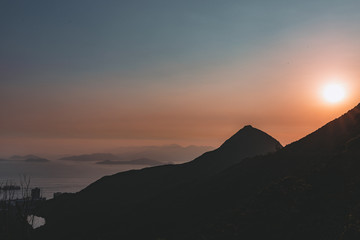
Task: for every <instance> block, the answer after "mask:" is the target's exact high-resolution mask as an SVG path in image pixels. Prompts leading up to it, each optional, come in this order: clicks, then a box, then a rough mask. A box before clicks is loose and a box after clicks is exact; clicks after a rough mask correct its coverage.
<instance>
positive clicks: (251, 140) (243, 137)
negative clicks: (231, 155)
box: [220, 125, 282, 152]
mask: <svg viewBox="0 0 360 240" xmlns="http://www.w3.org/2000/svg"><path fill="white" fill-rule="evenodd" d="M265 146H266V148H268V150H269V152H273V151H275V150H278V149H281V148H282V145H281V144H280V143H279V142H278V141H277V140H276V139H275V138H273V137H271V136H270V135H269V134H267V133H265V132H263V131H261V130H259V129H257V128H254V127H253V126H251V125H246V126H244V127H243V128H241V129H240V130H239V131H238V132H237V133H235V134H234V135H233V136H232V137H230V138H229V139H228V140H226V141H225V142H224V143H223V144H222V145H221V146H220V149H234V150H235V149H247V148H248V149H249V148H250V149H252V148H258V147H259V148H263V147H265Z"/></svg>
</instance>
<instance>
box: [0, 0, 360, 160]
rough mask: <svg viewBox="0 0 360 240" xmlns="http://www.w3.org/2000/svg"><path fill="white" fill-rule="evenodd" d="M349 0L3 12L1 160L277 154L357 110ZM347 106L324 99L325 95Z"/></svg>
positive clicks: (356, 51)
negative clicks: (279, 147)
mask: <svg viewBox="0 0 360 240" xmlns="http://www.w3.org/2000/svg"><path fill="white" fill-rule="evenodd" d="M359 10H360V2H359V1H358V0H311V1H310V0H305V1H294V0H286V1H285V0H272V1H268V0H251V1H250V0H242V1H239V0H236V1H235V0H221V1H220V0H217V1H216V0H208V1H201V0H191V1H187V0H183V1H172V0H161V1H160V0H153V1H147V0H131V1H130V0H129V1H127V0H122V1H111V0H101V1H100V0H96V1H95V0H87V1H85V0H78V1H68V0H63V1H46V0H34V1H26V0H23V1H20V0H2V1H0V32H1V37H0V156H2V155H7V154H25V153H36V152H53V153H61V154H64V153H69V152H91V151H100V150H101V149H107V148H112V147H115V146H127V145H128V146H130V145H131V146H132V145H162V144H172V143H178V144H182V145H190V144H195V145H211V146H214V147H217V146H219V145H220V144H221V143H222V142H223V141H224V140H226V139H227V138H228V137H230V136H231V135H232V134H234V133H235V132H236V131H238V130H239V129H240V128H242V127H243V126H244V125H248V124H251V125H253V126H254V127H256V128H259V129H261V130H263V131H265V132H267V133H269V134H270V135H272V136H273V137H275V138H276V139H278V140H279V141H280V142H281V143H282V144H283V145H286V144H289V143H291V142H293V141H295V140H298V139H300V138H301V137H304V136H305V135H307V134H309V133H310V132H312V131H314V130H316V129H318V128H319V127H321V126H322V125H323V124H325V123H327V122H329V121H331V120H333V119H334V118H336V117H338V116H340V115H341V114H343V113H345V112H346V111H348V110H350V109H351V108H353V107H354V106H356V105H357V104H358V103H359V102H360V94H359V92H358V89H360V44H359V41H358V39H360V25H359V24H358V23H359V22H360V14H358V12H359ZM334 81H336V82H340V83H341V84H342V85H344V87H345V89H346V90H347V94H346V98H345V99H344V101H342V102H340V103H337V104H330V103H327V102H325V101H324V99H322V97H321V93H320V92H321V89H322V88H323V87H324V86H325V85H326V84H327V83H329V82H334Z"/></svg>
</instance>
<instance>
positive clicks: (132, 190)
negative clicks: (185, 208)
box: [43, 126, 282, 237]
mask: <svg viewBox="0 0 360 240" xmlns="http://www.w3.org/2000/svg"><path fill="white" fill-rule="evenodd" d="M281 147H282V146H281V144H280V143H279V142H278V141H277V140H275V139H274V138H272V137H271V136H269V135H268V134H266V133H264V132H262V131H260V130H258V129H256V128H253V127H251V126H245V127H244V128H243V129H241V130H240V131H238V132H237V133H236V134H235V135H234V136H232V137H231V138H230V139H228V140H227V141H226V142H225V143H224V144H223V145H222V146H220V147H219V148H218V149H216V150H214V151H211V152H207V153H205V154H203V155H202V156H200V157H198V158H196V159H195V160H193V161H191V162H188V163H184V164H180V165H165V166H159V167H153V168H146V169H142V170H132V171H127V172H123V173H118V174H115V175H113V176H107V177H103V178H102V179H100V180H99V181H97V182H95V183H93V184H91V185H90V186H89V187H87V188H86V189H84V190H83V191H81V192H79V193H77V194H75V195H64V196H62V198H58V199H56V200H51V201H49V203H48V206H47V207H46V208H45V209H46V210H43V212H46V213H45V215H47V216H48V218H50V219H52V218H53V216H55V217H54V218H55V219H54V221H57V219H63V218H68V217H67V216H64V215H63V213H65V212H66V213H69V211H68V210H65V209H63V207H65V206H67V204H70V205H72V206H73V207H74V209H77V210H80V209H81V212H82V214H81V216H82V217H85V215H87V214H86V211H87V209H88V208H92V209H93V210H94V211H95V212H98V213H99V214H100V215H102V216H104V215H107V214H108V213H109V214H112V213H113V212H114V209H112V210H110V209H108V210H110V212H108V210H105V209H104V208H103V207H108V206H111V205H113V204H116V206H117V207H119V209H122V207H125V206H129V205H136V203H137V202H144V201H145V202H146V200H148V201H150V199H152V198H154V197H156V196H159V195H162V194H163V193H164V192H167V191H174V189H178V188H179V189H183V188H186V187H187V186H188V185H189V184H193V185H199V184H201V183H202V182H204V181H206V180H207V179H209V178H210V177H211V176H213V175H216V174H217V173H218V172H220V171H221V170H223V169H225V168H227V167H229V166H231V165H233V164H236V163H238V162H241V160H243V159H245V158H247V157H254V156H257V155H263V154H268V153H270V152H275V151H277V150H278V149H280V148H281ZM63 204H65V205H63ZM67 207H68V206H67ZM67 207H66V208H67ZM117 207H116V208H117ZM99 208H100V209H99ZM95 209H96V210H95ZM128 209H129V208H128ZM128 209H127V210H128ZM63 210H65V211H63ZM119 211H122V210H119ZM61 215H63V216H61ZM78 216H79V215H78ZM97 218H102V217H100V216H99V217H97ZM71 219H74V218H72V217H71ZM88 219H90V218H88ZM82 221H83V220H80V222H82ZM85 221H86V220H85ZM68 222H70V221H68ZM56 225H57V224H56ZM86 225H87V224H84V226H86ZM52 227H55V225H52V226H51V225H50V224H48V225H47V227H46V228H48V229H52ZM78 230H79V229H73V228H72V231H75V232H76V231H78ZM48 231H50V230H48ZM72 231H70V232H72ZM79 231H81V230H79ZM67 237H68V236H67Z"/></svg>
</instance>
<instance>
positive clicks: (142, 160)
mask: <svg viewBox="0 0 360 240" xmlns="http://www.w3.org/2000/svg"><path fill="white" fill-rule="evenodd" d="M96 164H102V165H147V166H159V165H163V164H164V163H163V162H160V161H156V160H152V159H149V158H138V159H134V160H130V161H112V160H105V161H101V162H97V163H96Z"/></svg>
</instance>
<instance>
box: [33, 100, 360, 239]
mask: <svg viewBox="0 0 360 240" xmlns="http://www.w3.org/2000/svg"><path fill="white" fill-rule="evenodd" d="M220 149H222V150H221V151H224V152H225V153H223V154H224V155H223V156H225V157H226V158H229V159H231V156H232V155H233V154H232V153H231V151H232V150H231V149H232V148H230V150H228V149H226V148H225V147H224V148H220ZM225 149H226V150H225ZM219 151H220V150H219ZM210 155H211V156H212V157H213V158H212V157H209V163H211V162H212V161H214V162H217V161H216V159H218V161H219V162H222V160H224V159H222V158H221V155H217V153H211V154H210ZM203 157H204V158H205V157H206V158H207V157H208V156H206V155H204V156H203ZM203 161H205V160H202V159H201V158H200V159H197V160H195V161H193V162H192V163H189V164H188V165H185V166H188V167H189V166H191V165H193V167H189V169H196V168H197V169H207V168H206V166H207V165H206V164H204V165H203V163H202V162H203ZM198 164H199V165H198ZM210 166H211V164H210ZM182 167H184V166H182ZM161 169H164V170H161ZM179 169H180V168H178V167H175V166H168V167H162V168H153V169H145V170H143V171H139V172H127V173H122V174H118V175H115V176H112V177H108V178H104V179H102V180H101V181H99V182H97V183H95V184H93V185H92V186H90V187H89V188H88V189H85V190H84V191H83V192H82V193H80V194H78V195H76V196H75V197H74V198H72V199H70V200H69V201H59V202H55V203H54V205H52V207H53V209H57V212H54V213H53V215H52V214H49V215H48V216H47V217H48V219H49V226H48V228H44V229H42V230H41V231H39V233H41V234H45V236H46V235H47V236H49V234H55V235H57V236H60V235H59V234H60V233H61V234H63V236H66V237H68V238H70V239H71V238H72V237H73V238H76V237H75V236H79V238H84V239H85V238H88V239H299V240H300V239H317V240H318V239H326V240H328V239H360V105H358V106H357V107H355V108H354V109H353V110H351V111H349V112H348V113H346V114H345V115H343V116H342V117H340V118H338V119H336V120H334V121H332V122H330V123H329V124H327V125H325V126H324V127H322V128H320V129H319V130H317V131H316V132H314V133H312V134H310V135H308V136H306V137H305V138H303V139H301V140H300V141H298V142H295V143H293V144H291V145H289V146H287V147H285V148H283V149H281V150H279V151H277V152H276V153H274V154H270V155H267V156H259V157H255V158H247V159H245V160H243V161H240V162H239V163H235V162H234V164H233V165H232V166H227V167H224V168H221V169H222V170H221V171H213V170H212V169H214V168H212V167H209V169H210V170H204V173H202V174H200V176H201V180H199V179H197V181H195V179H194V178H192V177H191V176H193V175H194V174H193V173H191V171H189V172H185V171H184V172H182V173H183V175H181V174H180V173H179V172H180V170H179ZM194 171H195V170H194ZM196 171H199V170H196ZM209 172H212V173H214V174H210V173H209ZM187 173H189V174H188V175H186V174H187ZM179 175H180V176H183V178H184V179H185V178H187V179H190V180H189V181H188V182H182V183H181V184H180V183H179V181H178V176H179ZM140 176H141V177H140ZM124 179H127V180H129V179H131V182H132V183H134V184H135V185H132V186H135V188H133V187H129V184H128V182H127V183H125V182H124V181H123V180H124ZM175 179H177V180H175ZM105 186H107V187H108V186H112V187H113V190H114V191H116V192H118V195H116V196H117V197H116V196H115V195H108V194H109V193H108V191H105V190H104V191H102V192H101V191H100V189H103V188H104V189H105V188H107V187H105ZM141 186H146V187H141ZM95 189H96V190H95ZM138 189H140V190H138ZM124 191H125V192H126V193H127V194H126V195H122V193H123V192H124ZM95 194H99V195H98V196H96V195H95ZM101 196H104V199H101ZM90 199H91V200H90ZM59 211H60V212H61V213H62V214H59ZM66 217H67V218H66ZM102 220H104V221H102ZM102 223H103V224H102ZM54 224H57V225H58V226H61V227H62V228H63V232H61V231H59V229H60V228H55V227H54V228H51V227H52V226H54ZM66 224H68V225H66ZM85 227H89V228H88V230H84V229H85ZM47 231H48V232H47Z"/></svg>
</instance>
